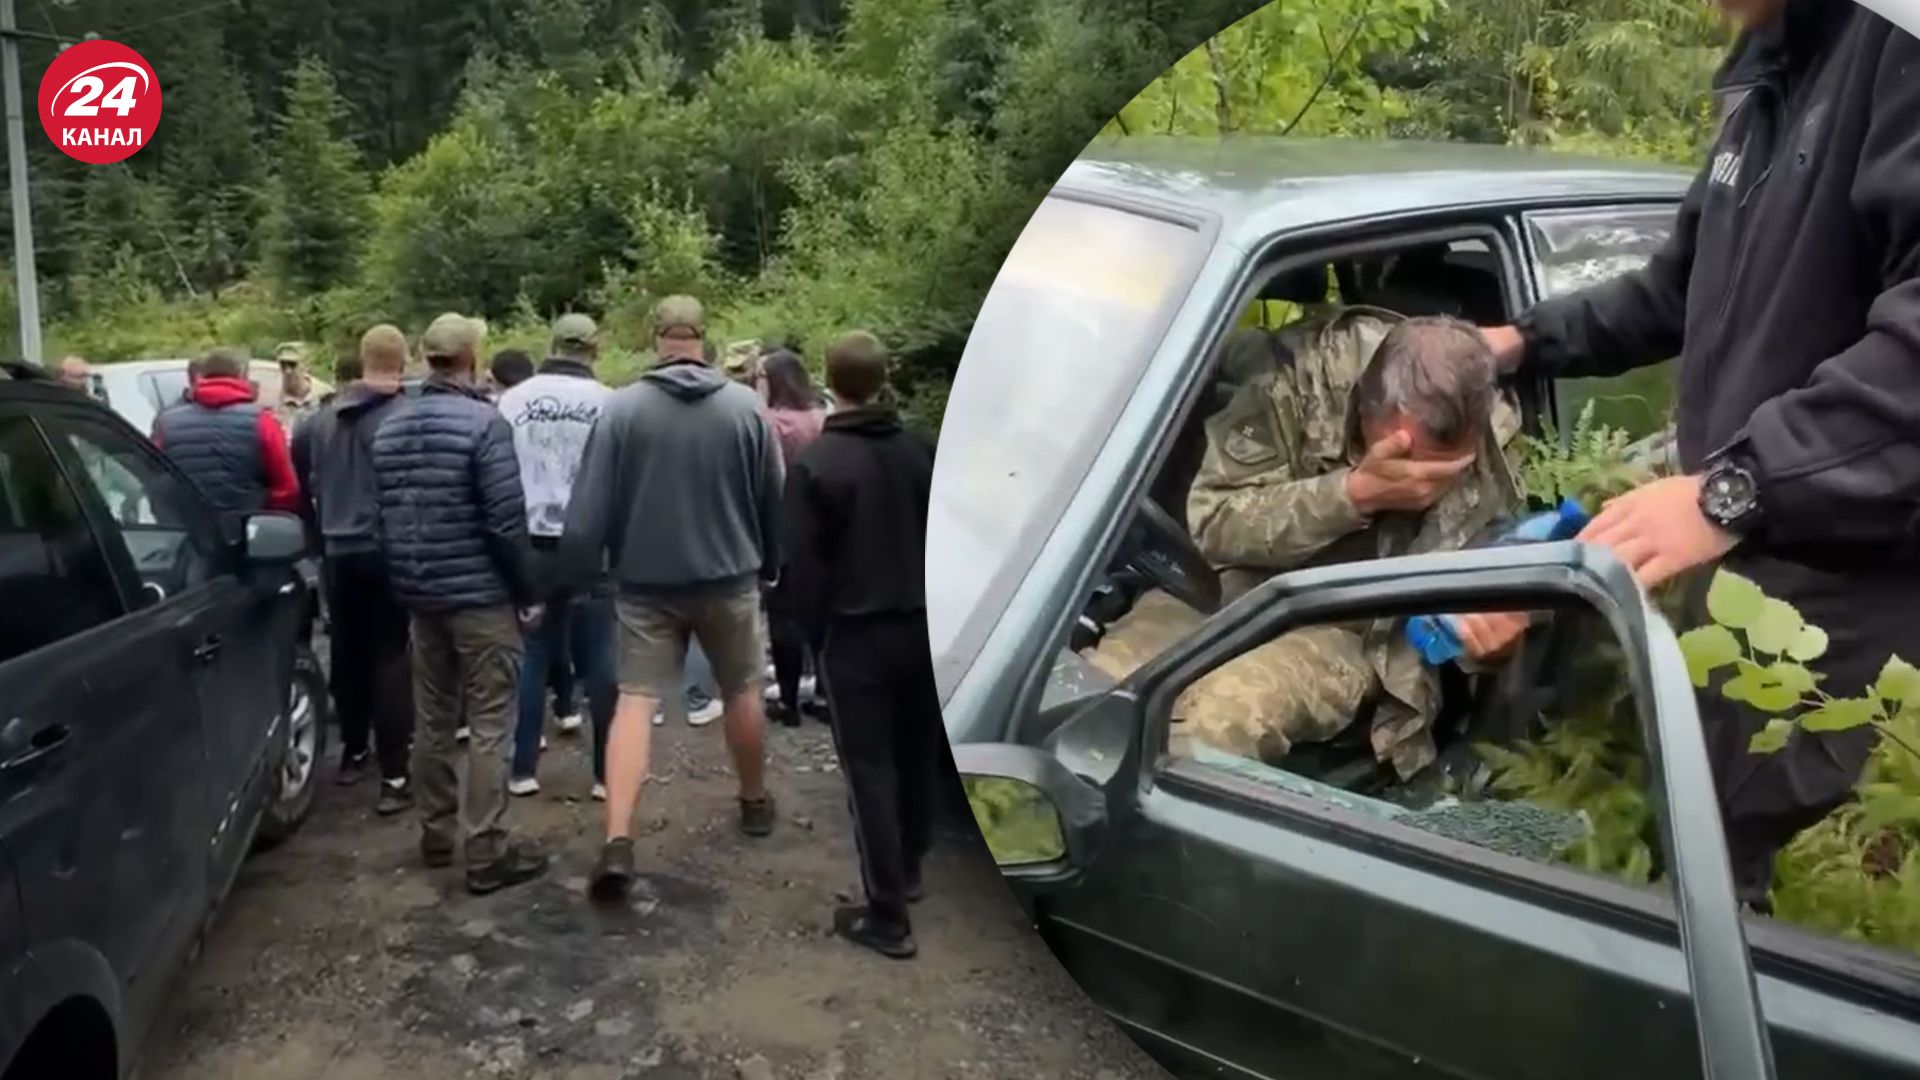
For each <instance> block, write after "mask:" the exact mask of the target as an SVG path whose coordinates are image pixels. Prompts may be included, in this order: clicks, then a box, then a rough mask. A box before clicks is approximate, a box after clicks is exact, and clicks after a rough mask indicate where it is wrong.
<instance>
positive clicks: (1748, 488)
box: [1701, 466, 1754, 525]
mask: <svg viewBox="0 0 1920 1080" xmlns="http://www.w3.org/2000/svg"><path fill="white" fill-rule="evenodd" d="M1702 494H1703V496H1704V498H1703V499H1702V500H1701V501H1702V502H1703V503H1704V504H1705V505H1704V506H1703V507H1702V509H1704V510H1705V511H1706V513H1707V516H1708V517H1710V518H1712V519H1713V520H1714V521H1715V522H1716V523H1718V524H1721V525H1726V524H1729V523H1731V522H1734V521H1738V520H1739V519H1741V518H1743V517H1746V516H1747V515H1748V514H1750V513H1752V512H1753V502H1754V488H1753V477H1751V476H1748V475H1747V473H1746V470H1744V469H1740V468H1737V467H1733V466H1727V467H1723V468H1718V469H1714V470H1713V471H1712V472H1710V473H1708V474H1707V484H1706V490H1705V491H1704V492H1703V493H1702Z"/></svg>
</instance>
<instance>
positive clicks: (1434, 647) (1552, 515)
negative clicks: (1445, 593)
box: [1406, 499, 1588, 667]
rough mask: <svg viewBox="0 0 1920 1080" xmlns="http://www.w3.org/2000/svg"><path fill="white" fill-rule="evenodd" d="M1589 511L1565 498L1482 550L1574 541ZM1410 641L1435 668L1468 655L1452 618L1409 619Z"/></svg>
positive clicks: (1436, 616) (1520, 522) (1508, 529)
mask: <svg viewBox="0 0 1920 1080" xmlns="http://www.w3.org/2000/svg"><path fill="white" fill-rule="evenodd" d="M1587 521H1588V517H1587V511H1586V509H1585V508H1583V507H1582V506H1581V505H1580V504H1579V503H1578V502H1577V501H1575V500H1573V499H1562V500H1560V505H1559V506H1558V507H1557V508H1555V509H1552V510H1543V511H1541V512H1540V513H1537V514H1529V515H1527V516H1526V517H1523V518H1521V519H1520V520H1518V521H1516V522H1514V523H1513V524H1512V525H1511V526H1509V527H1508V528H1506V529H1504V530H1502V531H1501V532H1500V533H1499V534H1498V535H1497V536H1495V537H1494V538H1493V539H1491V540H1489V541H1487V542H1486V543H1485V544H1482V545H1480V546H1482V547H1506V546H1507V545H1509V544H1547V543H1553V542H1554V541H1557V540H1571V539H1573V538H1574V537H1576V536H1578V535H1580V530H1581V529H1584V528H1586V527H1587ZM1406 633H1407V641H1409V642H1411V643H1412V645H1413V647H1414V648H1415V649H1417V650H1419V653H1420V656H1421V658H1422V659H1424V660H1426V662H1427V663H1429V664H1432V665H1434V666H1435V667H1438V666H1440V665H1441V664H1450V663H1452V662H1453V661H1455V660H1458V659H1459V658H1460V656H1461V655H1462V654H1463V653H1465V652H1466V645H1465V644H1464V643H1462V642H1461V640H1460V632H1459V630H1458V629H1457V628H1456V627H1455V626H1454V623H1453V618H1452V617H1451V616H1448V615H1416V616H1414V617H1413V618H1411V619H1408V620H1407V631H1406Z"/></svg>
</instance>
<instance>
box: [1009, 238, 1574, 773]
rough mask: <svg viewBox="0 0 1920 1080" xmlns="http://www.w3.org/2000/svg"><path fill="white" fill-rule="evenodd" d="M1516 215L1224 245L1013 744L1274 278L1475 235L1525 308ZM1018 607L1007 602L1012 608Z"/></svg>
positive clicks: (1033, 679) (1030, 730) (1053, 637)
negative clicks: (1210, 289)
mask: <svg viewBox="0 0 1920 1080" xmlns="http://www.w3.org/2000/svg"><path fill="white" fill-rule="evenodd" d="M1515 219H1516V213H1515V211H1514V210H1513V209H1512V207H1511V206H1508V205H1496V206H1489V207H1466V208H1460V209H1439V210H1419V211H1409V212H1395V213H1390V214H1376V215H1368V216H1364V217H1359V218H1352V219H1344V220H1341V221H1335V222H1325V223H1321V224H1318V225H1314V226H1310V227H1307V228H1303V229H1295V230H1288V231H1286V232H1282V233H1278V234H1276V235H1273V236H1270V237H1268V238H1266V239H1265V240H1264V241H1263V242H1261V243H1260V244H1259V245H1257V246H1255V247H1254V248H1252V249H1251V250H1250V251H1243V250H1238V249H1227V250H1229V251H1231V252H1232V253H1233V255H1234V256H1235V258H1236V264H1235V273H1234V276H1233V280H1232V284H1231V287H1229V288H1226V289H1224V290H1222V291H1221V292H1220V293H1218V295H1216V296H1215V298H1214V299H1213V300H1211V301H1207V300H1206V298H1204V297H1197V296H1191V295H1190V296H1189V297H1188V301H1189V303H1190V304H1192V305H1194V306H1195V307H1196V308H1199V309H1200V310H1202V311H1210V314H1209V315H1207V316H1206V317H1209V318H1210V319H1211V320H1212V321H1211V325H1210V327H1209V328H1208V329H1207V331H1206V332H1205V333H1204V334H1202V335H1200V336H1199V338H1198V340H1199V345H1198V346H1197V347H1196V348H1194V349H1191V350H1187V351H1186V352H1185V353H1184V354H1183V359H1182V360H1181V364H1180V378H1181V379H1182V380H1183V382H1182V384H1181V385H1180V386H1178V387H1177V388H1173V389H1172V390H1171V391H1170V392H1169V393H1167V394H1166V397H1165V399H1164V400H1163V401H1162V402H1161V403H1160V406H1161V407H1160V409H1159V411H1158V413H1157V416H1156V419H1155V422H1154V426H1152V427H1151V428H1149V429H1148V437H1147V438H1145V439H1143V440H1141V442H1140V444H1139V445H1136V446H1134V447H1130V448H1126V450H1125V451H1124V452H1125V453H1126V454H1128V455H1130V457H1131V460H1130V461H1129V462H1128V464H1127V466H1126V467H1127V468H1128V469H1129V470H1130V471H1129V472H1128V474H1127V479H1126V480H1125V482H1124V483H1123V484H1122V485H1121V495H1120V496H1119V497H1118V499H1117V501H1116V505H1117V506H1119V507H1123V508H1124V509H1122V510H1120V511H1119V512H1117V513H1116V514H1114V515H1113V519H1114V521H1115V522H1117V524H1110V525H1109V526H1108V527H1107V528H1106V529H1105V530H1104V531H1103V532H1102V533H1100V534H1097V539H1095V540H1094V541H1093V542H1092V543H1090V544H1089V545H1088V546H1087V547H1086V548H1084V549H1083V550H1084V551H1091V552H1093V555H1092V557H1090V558H1085V559H1084V560H1083V561H1082V562H1081V564H1080V570H1079V571H1078V573H1077V575H1076V577H1075V580H1074V588H1073V592H1072V594H1071V595H1072V596H1074V597H1078V598H1079V599H1078V601H1075V602H1067V601H1065V600H1061V601H1059V602H1060V604H1061V606H1060V608H1059V609H1058V611H1057V612H1056V613H1055V615H1054V617H1053V620H1052V622H1053V625H1052V626H1051V628H1050V631H1049V633H1048V635H1047V637H1046V639H1045V641H1046V642H1047V644H1046V645H1045V646H1044V647H1041V648H1039V650H1038V652H1037V653H1035V654H1034V657H1035V659H1034V661H1033V662H1032V663H1031V664H1029V665H1028V666H1027V668H1026V669H1025V670H1024V671H1022V673H1021V679H1020V681H1019V683H1018V689H1017V692H1016V694H1015V695H1014V696H1013V698H1012V700H1011V702H1010V703H1009V706H1008V716H1009V719H1008V723H1007V725H1006V729H1005V733H1004V737H1005V738H1006V739H1007V740H1008V741H1011V742H1029V741H1031V740H1032V736H1033V735H1034V734H1035V725H1037V724H1038V723H1039V722H1040V721H1041V719H1042V710H1041V709H1040V707H1039V705H1040V701H1041V700H1042V698H1044V697H1045V695H1046V691H1047V687H1048V684H1049V682H1050V676H1051V674H1052V671H1053V669H1054V666H1055V665H1054V660H1055V658H1056V657H1057V656H1058V654H1059V653H1060V651H1061V650H1062V649H1065V648H1066V647H1067V642H1068V640H1069V638H1070V636H1071V634H1072V631H1073V626H1074V624H1075V622H1076V621H1077V620H1078V618H1079V616H1080V607H1079V606H1078V605H1081V604H1084V603H1085V598H1086V596H1087V595H1088V594H1089V592H1090V591H1091V589H1092V588H1093V585H1094V582H1095V580H1096V579H1097V578H1098V577H1099V575H1100V573H1101V572H1102V571H1103V570H1104V568H1105V567H1106V566H1108V565H1109V563H1110V562H1111V561H1112V559H1113V558H1114V554H1115V552H1116V551H1117V550H1118V548H1119V545H1120V543H1121V542H1122V540H1123V539H1124V537H1125V534H1126V529H1127V528H1128V526H1130V525H1131V523H1132V520H1133V517H1134V514H1135V513H1136V512H1137V507H1138V506H1139V505H1140V502H1141V500H1143V499H1145V498H1147V497H1148V496H1147V492H1148V491H1149V489H1150V487H1151V485H1152V483H1153V480H1154V478H1155V477H1156V476H1158V475H1159V472H1160V470H1161V469H1162V468H1164V467H1165V466H1166V462H1167V459H1168V457H1169V456H1171V455H1172V453H1173V450H1174V442H1175V440H1176V436H1177V435H1178V433H1179V432H1180V431H1181V429H1182V425H1184V424H1185V422H1186V418H1187V416H1188V414H1189V413H1190V412H1191V411H1192V410H1193V409H1195V408H1197V407H1198V405H1199V401H1200V399H1201V398H1202V397H1203V396H1204V394H1205V392H1206V388H1207V385H1208V383H1209V382H1210V380H1211V378H1212V375H1213V370H1214V367H1215V363H1216V360H1217V358H1218V356H1219V353H1220V349H1221V347H1222V344H1223V343H1224V342H1225V341H1226V339H1227V337H1228V336H1229V335H1231V334H1232V333H1233V332H1234V330H1235V328H1236V327H1237V325H1238V320H1239V315H1240V313H1241V312H1243V311H1245V310H1246V308H1247V305H1248V304H1250V303H1252V302H1253V301H1254V300H1255V299H1256V298H1257V297H1258V296H1259V295H1260V293H1261V292H1262V291H1263V290H1264V289H1265V288H1266V286H1267V285H1268V284H1270V283H1271V282H1272V281H1273V280H1274V279H1276V278H1278V277H1280V276H1282V275H1284V274H1286V273H1289V272H1291V271H1295V270H1299V269H1301V268H1302V267H1304V266H1310V265H1312V264H1313V263H1315V262H1316V261H1317V262H1323V263H1325V262H1332V261H1335V260H1337V259H1341V258H1350V257H1353V256H1355V255H1365V254H1377V253H1380V252H1382V251H1393V250H1396V249H1399V248H1405V247H1410V246H1416V245H1419V244H1430V243H1439V242H1442V241H1453V240H1460V239H1478V240H1483V241H1485V242H1486V244H1487V246H1488V247H1489V248H1490V249H1491V250H1492V251H1493V253H1494V255H1495V256H1496V257H1497V258H1498V259H1499V260H1500V267H1501V275H1500V277H1501V287H1502V291H1503V297H1504V299H1505V301H1506V304H1507V306H1508V308H1509V309H1510V310H1512V311H1515V312H1518V311H1519V310H1521V308H1520V307H1519V306H1518V305H1520V304H1521V303H1523V302H1524V297H1525V295H1526V294H1525V292H1524V291H1523V290H1524V284H1523V282H1522V281H1521V280H1520V279H1519V278H1517V277H1516V266H1517V264H1516V261H1515V260H1516V259H1517V258H1518V257H1519V255H1520V248H1519V247H1518V246H1517V245H1516V243H1515V241H1516V237H1515V236H1514V234H1513V228H1514V225H1513V223H1514V220H1515ZM1521 272H1524V271H1521ZM1204 277H1205V275H1204V271H1203V274H1202V277H1201V279H1197V280H1196V282H1195V287H1196V288H1197V287H1198V285H1199V281H1200V280H1204ZM1186 317H1187V314H1186V313H1184V312H1183V313H1182V315H1181V316H1178V317H1176V320H1175V324H1176V325H1177V324H1178V323H1179V322H1180V321H1181V320H1182V319H1184V318H1186ZM1170 333H1171V330H1169V334H1170ZM1161 348H1162V350H1163V351H1165V350H1168V349H1169V348H1171V347H1170V346H1168V345H1167V344H1166V341H1165V339H1164V338H1163V340H1162V343H1161ZM1160 362H1161V360H1160V359H1159V358H1156V359H1155V360H1154V361H1153V363H1154V364H1156V365H1157V364H1159V363H1160ZM1515 386H1516V388H1517V389H1519V390H1520V400H1521V414H1522V420H1523V423H1524V424H1526V425H1527V429H1528V430H1534V429H1535V427H1534V425H1535V424H1536V423H1537V420H1536V417H1537V416H1538V415H1539V409H1540V408H1541V406H1542V402H1541V401H1540V400H1539V399H1537V398H1535V397H1534V396H1533V395H1532V393H1530V383H1528V381H1526V380H1520V381H1518V382H1517V383H1516V384H1515ZM1136 396H1137V394H1136ZM1129 407H1130V408H1131V407H1132V406H1131V405H1130V406H1129ZM1124 430H1126V428H1125V426H1124V425H1116V426H1115V429H1114V431H1115V435H1116V436H1117V435H1118V434H1119V433H1120V432H1121V431H1124ZM1113 450H1114V439H1113V438H1112V437H1110V438H1109V440H1108V445H1107V446H1106V447H1105V448H1103V449H1102V451H1101V452H1102V454H1105V453H1108V452H1110V451H1113ZM1090 472H1091V470H1090ZM1078 497H1080V496H1076V498H1078ZM1063 520H1064V518H1063ZM1037 563H1038V560H1036V564H1037ZM1026 588H1027V583H1025V582H1023V583H1022V585H1021V587H1020V588H1019V589H1017V590H1016V591H1015V596H1016V599H1017V598H1018V597H1019V595H1020V594H1021V593H1022V592H1024V591H1025V590H1026ZM1056 595H1058V594H1056ZM1011 609H1012V605H1011V604H1010V605H1009V611H1011ZM1003 621H1005V620H1004V617H1003ZM1033 640H1034V641H1036V642H1037V641H1039V640H1040V639H1039V638H1038V636H1037V635H1036V636H1035V637H1034V638H1033Z"/></svg>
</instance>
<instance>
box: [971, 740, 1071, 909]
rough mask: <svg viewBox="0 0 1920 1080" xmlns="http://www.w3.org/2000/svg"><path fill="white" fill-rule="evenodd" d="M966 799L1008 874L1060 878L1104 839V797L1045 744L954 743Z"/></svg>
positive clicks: (1033, 879) (1034, 879)
mask: <svg viewBox="0 0 1920 1080" xmlns="http://www.w3.org/2000/svg"><path fill="white" fill-rule="evenodd" d="M953 761H954V765H955V767H956V768H957V769H958V771H959V773H960V782H961V784H962V786H964V787H965V788H966V792H967V804H968V806H970V807H971V808H972V810H973V819H974V821H975V823H977V824H978V825H979V826H980V835H981V836H982V837H983V838H984V839H985V840H986V842H987V849H988V850H989V851H991V852H992V853H993V861H994V862H995V863H996V864H998V865H999V867H1000V872H1001V873H1002V874H1003V875H1005V876H1006V877H1009V878H1012V879H1015V880H1019V881H1023V882H1027V883H1029V884H1036V885H1045V884H1064V883H1067V882H1070V881H1072V880H1074V879H1076V878H1078V877H1079V875H1080V872H1081V870H1082V869H1083V868H1084V867H1086V866H1087V865H1088V863H1090V862H1091V861H1092V860H1093V857H1094V855H1095V854H1096V853H1097V851H1098V850H1099V847H1100V844H1101V842H1102V840H1103V839H1104V838H1105V834H1106V825H1107V804H1106V797H1105V796H1104V795H1102V794H1101V793H1100V790H1099V789H1098V788H1096V787H1094V786H1093V785H1092V784H1090V783H1088V782H1087V781H1086V780H1083V779H1081V778H1080V777H1078V776H1076V775H1074V774H1073V772H1072V771H1071V770H1069V769H1068V768H1067V767H1066V766H1065V765H1064V764H1062V763H1061V761H1060V759H1059V758H1057V757H1055V756H1054V755H1053V754H1051V753H1048V752H1047V751H1044V750H1041V749H1038V748H1035V747H1031V746H1017V745H1013V744H1010V743H970V744H962V745H959V746H955V747H954V748H953Z"/></svg>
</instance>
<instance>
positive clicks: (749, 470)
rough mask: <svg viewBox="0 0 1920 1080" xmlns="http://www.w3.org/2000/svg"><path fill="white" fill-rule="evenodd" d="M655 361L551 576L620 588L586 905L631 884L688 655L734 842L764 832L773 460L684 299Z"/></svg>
mask: <svg viewBox="0 0 1920 1080" xmlns="http://www.w3.org/2000/svg"><path fill="white" fill-rule="evenodd" d="M654 346H655V352H656V354H657V356H658V358H659V359H658V360H657V361H656V363H655V364H654V366H653V368H652V369H651V370H649V371H648V372H647V373H646V374H645V375H644V376H642V377H641V378H640V379H639V380H638V381H637V382H635V383H634V384H633V385H631V386H628V387H625V388H623V389H621V390H619V391H616V392H615V393H614V394H613V395H612V396H611V397H609V398H608V399H607V401H606V404H605V405H604V406H603V407H602V411H601V414H600V419H599V422H598V423H597V424H596V426H595V427H594V430H593V434H592V435H591V436H590V437H589V438H588V440H587V448H586V453H585V457H584V459H583V460H582V462H581V465H580V472H579V474H578V476H577V477H576V479H575V481H574V486H573V497H572V501H571V502H570V503H569V504H568V507H567V522H566V529H565V533H564V535H563V536H562V538H561V543H560V549H561V550H560V561H561V565H562V566H563V567H564V568H565V570H566V572H567V574H568V575H569V576H570V577H574V578H576V579H579V580H591V579H592V577H593V576H594V575H595V574H596V573H597V572H598V571H599V570H600V569H601V568H603V567H604V568H606V569H607V570H609V571H610V572H611V574H612V577H613V579H614V581H615V582H616V583H617V584H618V587H619V594H618V597H617V600H616V611H617V614H618V616H619V622H620V630H619V636H620V644H619V654H620V655H619V661H618V667H619V682H620V699H619V704H618V706H617V707H616V708H615V710H614V716H613V730H612V732H611V733H610V735H609V737H608V740H607V769H606V772H607V777H606V783H607V843H606V847H605V848H604V849H603V850H602V851H601V853H600V861H599V864H598V865H597V866H596V867H595V869H594V875H593V882H592V891H593V896H594V898H595V899H598V900H602V901H617V900H619V899H621V898H622V897H624V896H625V895H626V893H627V890H628V888H629V887H630V886H631V885H632V882H633V872H634V858H633V840H632V820H633V811H634V807H635V805H636V804H637V803H638V802H639V799H640V786H641V783H642V782H643V781H644V780H645V779H646V775H647V759H648V756H649V751H650V749H651V747H650V746H649V743H650V741H651V738H652V723H651V721H652V717H653V715H654V712H655V710H656V709H657V708H658V707H659V705H660V702H661V701H662V700H663V699H664V698H666V697H667V695H669V694H679V693H680V692H681V687H682V671H683V669H684V666H685V664H686V656H687V644H688V639H689V638H693V639H697V640H698V641H699V643H700V648H701V650H702V651H703V652H705V653H706V655H707V658H708V660H709V661H710V663H711V665H712V668H713V675H714V681H715V682H716V683H717V684H718V686H719V689H720V694H721V699H722V702H723V707H724V711H723V713H722V715H723V718H724V727H725V730H726V738H727V747H728V749H729V750H730V751H732V753H733V764H734V771H735V773H736V774H737V775H738V777H739V780H740V828H741V830H742V831H743V832H745V833H746V834H747V835H748V836H766V835H767V834H768V833H770V832H772V831H773V823H774V806H773V799H772V798H771V797H770V796H769V795H768V794H767V792H766V788H765V785H764V783H763V780H762V776H761V773H762V769H763V764H764V762H763V740H764V736H765V728H766V717H765V714H764V711H763V708H762V705H761V700H760V687H761V683H762V681H763V680H764V679H765V677H766V676H765V664H766V645H765V628H764V626H763V625H762V620H761V615H760V588H761V585H762V584H763V581H764V579H765V578H766V577H767V576H769V575H771V574H773V573H774V572H775V568H776V567H778V566H779V565H780V558H779V550H778V540H779V537H778V528H779V518H780V479H781V473H780V468H781V466H780V449H779V444H778V443H777V442H776V441H775V440H774V435H773V429H772V428H771V427H770V426H769V425H768V424H767V421H766V420H765V419H764V418H763V417H762V415H761V412H760V399H759V396H758V395H757V394H755V393H754V392H753V390H752V389H750V388H748V387H746V386H742V385H740V384H739V383H736V382H733V381H732V380H730V379H728V378H727V377H726V375H724V374H723V373H721V372H720V371H717V370H715V369H714V368H713V367H712V366H711V365H710V364H709V363H708V361H707V359H706V325H705V315H704V313H703V311H702V310H701V307H700V303H699V301H697V300H694V299H693V298H692V297H687V296H673V297H668V298H667V299H665V300H663V301H661V302H660V304H659V306H658V307H657V308H655V310H654Z"/></svg>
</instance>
